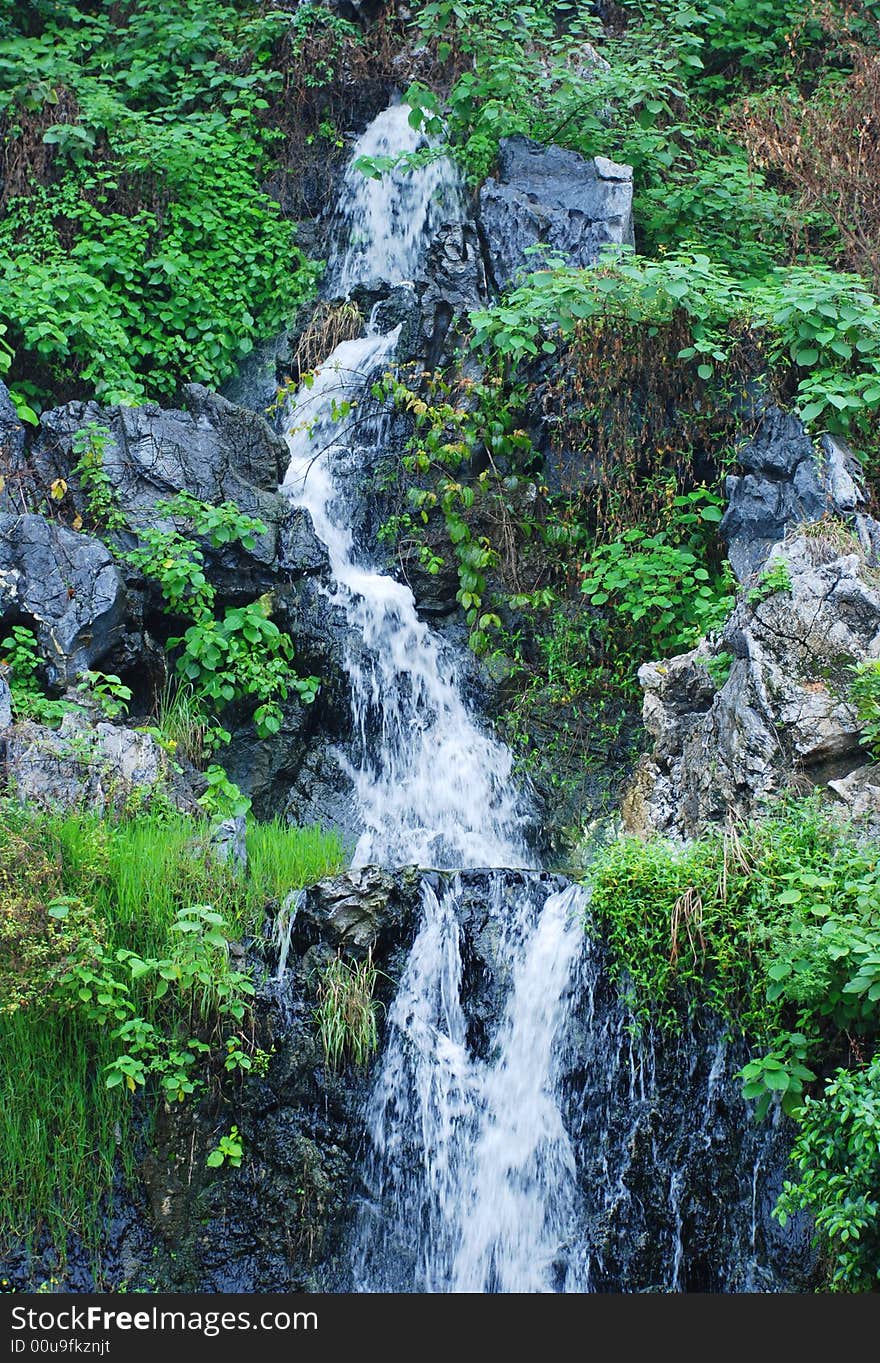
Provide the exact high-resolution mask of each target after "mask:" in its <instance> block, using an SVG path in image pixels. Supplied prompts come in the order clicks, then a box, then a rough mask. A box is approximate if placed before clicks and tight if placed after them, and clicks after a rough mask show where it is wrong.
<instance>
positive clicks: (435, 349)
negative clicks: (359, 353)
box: [417, 218, 487, 369]
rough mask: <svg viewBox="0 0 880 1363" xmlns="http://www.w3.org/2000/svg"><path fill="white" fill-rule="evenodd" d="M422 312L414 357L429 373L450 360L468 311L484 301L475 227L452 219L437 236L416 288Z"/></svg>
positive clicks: (484, 283) (471, 310) (483, 280)
mask: <svg viewBox="0 0 880 1363" xmlns="http://www.w3.org/2000/svg"><path fill="white" fill-rule="evenodd" d="M417 287H418V292H419V303H420V306H421V312H422V340H421V345H420V347H419V353H420V355H421V356H422V358H423V359H424V361H425V364H426V366H427V367H428V368H429V369H434V368H437V367H438V366H440V365H441V364H442V363H443V361H444V359H446V358H447V357H451V351H452V349H453V348H454V346H455V345H456V344H457V343H458V341H459V340H460V339H461V336H462V334H463V328H464V327H465V326H466V325H467V318H468V314H469V313H470V312H473V311H474V309H476V308H479V307H480V306H482V305H483V304H484V303H485V301H486V297H487V284H486V267H485V264H484V261H483V255H482V252H481V250H480V241H479V237H478V235H477V230H476V227H475V226H474V224H473V223H471V222H468V221H464V222H463V221H461V220H460V219H458V218H456V219H454V220H453V221H451V222H448V223H444V224H443V225H442V226H441V227H440V228H439V229H438V231H437V234H436V236H435V238H434V241H433V242H432V244H431V248H430V250H429V252H428V255H427V259H426V262H425V277H424V279H423V280H419V281H418V284H417Z"/></svg>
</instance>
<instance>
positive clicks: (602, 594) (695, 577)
mask: <svg viewBox="0 0 880 1363" xmlns="http://www.w3.org/2000/svg"><path fill="white" fill-rule="evenodd" d="M715 509H716V508H715V507H714V505H711V504H710V505H709V506H708V507H707V508H706V510H709V511H714V510H715ZM730 586H731V582H730V578H729V576H727V575H725V574H724V573H723V572H714V573H713V572H711V571H710V569H709V568H708V567H706V566H705V561H704V560H703V559H701V558H700V557H699V556H698V555H697V554H696V553H694V552H693V551H692V550H691V549H689V548H686V547H684V546H682V545H676V544H671V543H669V541H668V539H667V537H666V534H665V533H664V532H663V531H660V532H658V533H657V534H655V535H648V534H646V533H645V531H644V530H640V529H636V528H633V529H632V530H627V531H624V533H623V535H622V536H621V537H620V539H617V540H615V541H613V542H612V543H611V544H600V545H597V546H596V548H595V549H593V551H592V553H591V554H590V557H589V558H588V559H587V561H586V563H585V565H584V580H583V583H582V585H581V590H582V591H584V592H585V593H586V594H587V596H588V597H589V600H590V604H591V605H593V606H601V607H607V608H608V609H609V611H610V613H611V616H612V619H613V622H614V628H615V629H616V630H617V631H618V632H619V633H620V634H621V635H622V636H623V641H625V642H623V641H622V642H621V644H620V645H618V647H622V648H623V649H625V650H626V651H628V652H630V653H633V654H636V656H638V654H641V655H642V656H644V654H645V653H646V652H650V653H651V654H652V655H653V656H655V657H661V656H664V655H667V654H670V653H680V652H682V651H684V650H685V649H688V648H692V647H693V645H694V644H695V643H696V642H697V641H698V640H699V639H700V638H701V637H702V636H704V635H707V634H712V633H714V631H716V630H717V629H719V628H720V627H721V625H722V624H723V623H724V620H725V619H726V617H727V616H728V615H729V613H730V610H731V607H732V606H733V600H734V598H733V596H732V594H731V592H730Z"/></svg>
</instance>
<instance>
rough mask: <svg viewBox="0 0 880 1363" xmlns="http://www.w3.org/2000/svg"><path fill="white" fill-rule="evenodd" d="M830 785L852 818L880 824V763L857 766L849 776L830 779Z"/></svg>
mask: <svg viewBox="0 0 880 1363" xmlns="http://www.w3.org/2000/svg"><path fill="white" fill-rule="evenodd" d="M828 787H829V789H830V790H833V791H834V794H835V795H836V796H837V797H838V799H839V800H841V801H842V803H843V804H844V805H846V808H847V811H848V813H849V816H850V818H853V819H868V820H870V821H871V823H873V824H874V825H875V827H876V826H877V825H880V764H878V763H876V762H872V763H870V764H868V765H866V766H864V767H856V769H855V771H851V772H850V774H849V776H844V777H842V778H841V780H839V781H829V782H828Z"/></svg>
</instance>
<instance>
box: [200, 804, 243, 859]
mask: <svg viewBox="0 0 880 1363" xmlns="http://www.w3.org/2000/svg"><path fill="white" fill-rule="evenodd" d="M246 831H247V823H246V820H245V816H244V815H243V814H239V815H238V816H237V817H236V818H233V819H224V820H223V821H222V822H221V823H218V824H217V826H216V827H215V828H213V829H212V830H211V837H210V840H209V846H210V848H211V851H212V853H213V855H214V856H215V857H216V858H217V860H218V861H231V862H233V864H234V865H235V866H236V867H238V868H239V869H240V870H242V871H243V870H245V868H246V867H247V860H248V854H247V842H246V839H245V834H246Z"/></svg>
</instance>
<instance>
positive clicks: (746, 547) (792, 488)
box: [719, 407, 865, 582]
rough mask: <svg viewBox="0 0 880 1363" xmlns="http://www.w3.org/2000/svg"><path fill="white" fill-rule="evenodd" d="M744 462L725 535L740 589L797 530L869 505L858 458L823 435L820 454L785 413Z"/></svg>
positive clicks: (769, 418)
mask: <svg viewBox="0 0 880 1363" xmlns="http://www.w3.org/2000/svg"><path fill="white" fill-rule="evenodd" d="M739 462H740V464H741V465H742V466H743V468H744V469H745V473H744V474H742V475H736V476H731V477H729V478H728V479H727V498H728V505H727V510H726V512H725V514H724V519H723V521H722V522H721V525H720V527H719V531H720V534H721V537H722V539H724V540H726V541H727V545H728V557H729V559H730V563H731V566H732V568H733V571H734V572H735V573H736V575H737V577H738V578H739V580H740V582H745V581H747V580H748V578H749V577H751V575H752V574H753V573H755V572H756V571H757V570H758V569H759V568H760V567H761V565H762V564H763V563H764V561H765V560H766V558H767V555H768V554H769V552H770V549H771V548H772V546H773V545H774V544H777V543H778V542H779V540H781V539H782V538H783V537H784V536H785V533H786V531H787V530H790V529H791V528H792V527H793V526H795V525H801V524H804V523H806V522H810V521H819V520H821V519H822V517H823V516H847V515H851V514H853V513H854V512H856V511H857V509H858V507H859V505H860V504H861V503H863V502H864V501H865V497H864V495H863V493H862V491H861V489H860V486H859V470H858V465H857V462H856V460H855V458H854V456H853V454H852V451H851V450H850V449H849V448H848V447H847V446H846V445H845V444H844V443H843V442H842V441H840V440H836V439H834V438H833V437H832V436H828V435H823V436H822V439H821V453H819V454H817V453H816V451H815V450H814V449H813V442H812V440H811V439H810V437H809V435H808V434H807V432H806V431H805V430H804V427H803V423H802V422H801V420H800V418H799V417H797V416H795V414H794V413H793V412H782V411H780V410H779V408H778V407H768V408H767V409H766V410H765V411H764V413H763V415H762V417H761V419H760V424H759V427H758V430H757V432H756V434H755V435H754V436H753V437H752V439H751V440H750V441H749V442H748V444H747V445H746V446H745V447H744V448H743V449H742V450H741V451H740V453H739Z"/></svg>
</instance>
